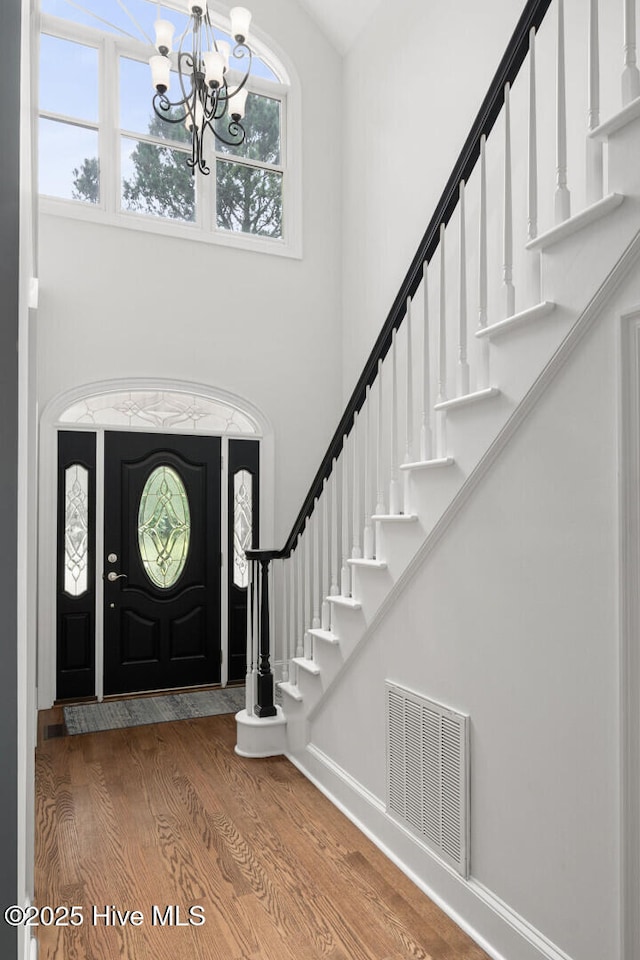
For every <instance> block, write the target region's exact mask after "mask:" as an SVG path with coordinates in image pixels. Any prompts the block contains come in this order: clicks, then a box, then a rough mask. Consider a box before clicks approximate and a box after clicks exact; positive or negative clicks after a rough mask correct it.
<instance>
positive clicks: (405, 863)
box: [289, 744, 572, 960]
mask: <svg viewBox="0 0 640 960" xmlns="http://www.w3.org/2000/svg"><path fill="white" fill-rule="evenodd" d="M289 760H290V761H291V762H292V763H293V764H294V765H295V766H296V767H297V768H298V769H299V770H300V771H301V773H303V774H304V775H305V776H306V777H307V778H308V779H309V780H311V782H312V783H313V784H314V785H315V786H316V787H317V788H318V789H319V790H320V791H321V792H322V793H323V794H324V795H325V796H326V797H327V798H328V799H329V800H330V801H331V802H332V803H333V804H334V805H335V806H336V807H338V809H339V810H341V811H342V813H344V814H345V816H346V817H348V819H349V820H351V822H352V823H354V824H355V826H356V827H358V829H359V830H361V831H362V832H363V833H364V834H365V836H367V837H368V838H369V839H370V840H371V841H372V842H373V843H374V844H375V845H376V846H377V847H378V849H379V850H381V851H382V853H384V854H385V856H386V857H388V858H389V859H390V860H391V861H392V862H393V863H394V864H395V865H396V866H397V867H398V868H399V869H400V870H402V872H403V873H404V874H405V875H406V876H407V877H409V879H410V880H411V881H412V882H413V883H415V884H416V886H417V887H418V888H419V889H420V890H422V892H423V893H424V894H426V896H428V897H429V899H430V900H432V901H433V902H434V903H435V904H436V905H437V906H438V907H440V909H441V910H442V911H443V912H444V913H446V914H447V916H449V917H450V918H451V919H452V920H453V922H454V923H456V924H457V926H459V927H460V928H461V929H462V930H464V932H465V933H467V934H468V935H469V936H470V937H471V939H472V940H474V941H475V943H477V944H478V946H480V947H482V949H483V950H484V951H485V952H486V953H488V954H489V956H490V957H492V958H493V960H572V958H571V957H569V956H568V954H566V953H565V952H564V951H563V950H561V949H560V948H559V947H557V946H556V945H555V944H553V943H552V942H551V941H550V940H548V938H547V937H545V936H544V935H543V934H542V933H540V931H539V930H536V928H535V927H533V926H532V925H531V924H530V923H528V921H526V920H525V919H524V918H523V917H520V916H519V915H518V914H517V913H516V912H515V911H514V910H512V909H511V908H510V907H509V906H508V904H506V903H504V902H503V901H502V900H500V899H499V898H498V897H496V896H495V895H494V894H493V893H492V892H491V891H490V890H488V889H487V888H486V887H485V886H483V884H481V883H479V882H478V881H477V880H474V879H473V878H471V879H470V880H464V879H463V878H462V877H460V876H459V875H458V874H457V873H456V872H455V871H454V870H452V869H451V868H450V867H448V866H447V865H446V864H445V863H443V862H441V861H440V860H439V859H438V858H436V857H435V856H434V855H433V854H432V853H431V851H430V850H429V849H428V848H427V847H426V846H425V845H424V844H422V843H420V841H419V840H417V839H416V837H415V836H414V835H413V834H411V833H410V832H409V831H408V830H406V829H404V828H403V827H402V825H401V824H399V823H397V822H396V821H395V820H393V819H392V818H391V817H389V816H388V815H387V813H386V810H385V805H384V803H383V802H382V801H381V800H380V799H379V797H376V796H375V795H374V794H372V793H371V792H370V791H369V790H367V789H366V788H365V787H364V786H363V785H362V784H361V783H359V782H358V781H357V780H355V779H354V778H353V777H352V776H351V775H350V774H349V773H347V771H346V770H343V769H342V767H340V766H339V765H338V764H337V763H335V762H334V761H333V760H332V759H331V758H330V757H328V756H327V755H326V754H325V753H323V751H322V750H320V749H319V748H318V747H316V746H314V745H313V744H309V745H308V746H307V747H306V748H305V750H304V751H303V752H302V753H300V754H298V755H296V756H292V755H289Z"/></svg>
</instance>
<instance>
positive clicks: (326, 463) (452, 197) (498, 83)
mask: <svg viewBox="0 0 640 960" xmlns="http://www.w3.org/2000/svg"><path fill="white" fill-rule="evenodd" d="M550 5H551V0H529V2H528V3H527V5H526V6H525V8H524V10H523V11H522V15H521V17H520V19H519V20H518V23H517V26H516V28H515V30H514V32H513V35H512V37H511V40H510V41H509V45H508V46H507V50H506V53H505V54H504V56H503V58H502V60H501V61H500V65H499V67H498V69H497V70H496V73H495V76H494V78H493V80H492V81H491V85H490V87H489V90H488V92H487V95H486V97H485V98H484V100H483V102H482V106H481V107H480V110H479V111H478V115H477V117H476V119H475V120H474V122H473V126H472V127H471V130H470V132H469V136H468V137H467V139H466V141H465V144H464V146H463V148H462V150H461V151H460V155H459V157H458V159H457V161H456V163H455V166H454V168H453V170H452V172H451V176H450V177H449V180H448V181H447V185H446V187H445V188H444V191H443V193H442V196H441V197H440V199H439V201H438V203H437V206H436V209H435V211H434V213H433V216H432V217H431V220H430V222H429V226H428V227H427V230H426V232H425V234H424V237H423V238H422V240H421V242H420V246H419V247H418V249H417V251H416V255H415V257H414V258H413V260H412V261H411V266H410V267H409V270H408V271H407V275H406V276H405V278H404V280H403V281H402V285H401V287H400V289H399V291H398V295H397V296H396V298H395V300H394V301H393V305H392V307H391V310H390V311H389V314H388V316H387V319H386V321H385V323H384V326H383V327H382V330H381V331H380V334H379V336H378V339H377V340H376V342H375V344H374V346H373V349H372V351H371V353H370V355H369V359H368V360H367V362H366V363H365V365H364V369H363V371H362V374H361V376H360V379H359V380H358V382H357V384H356V386H355V388H354V391H353V393H352V394H351V398H350V400H349V402H348V404H347V406H346V408H345V411H344V413H343V415H342V419H341V420H340V423H339V424H338V427H337V429H336V432H335V433H334V435H333V439H332V440H331V443H330V444H329V447H328V449H327V452H326V454H325V456H324V459H323V461H322V463H321V464H320V466H319V468H318V472H317V473H316V475H315V477H314V479H313V482H312V484H311V487H310V488H309V492H308V494H307V496H306V498H305V501H304V503H303V504H302V508H301V510H300V513H299V514H298V516H297V517H296V520H295V522H294V524H293V527H292V530H291V533H290V534H289V537H288V538H287V541H286V543H285V545H284V547H283V548H282V549H281V550H270V551H268V553H269V554H270V555H271V558H273V559H275V558H283V557H288V556H289V554H290V553H291V551H292V550H293V548H294V546H295V544H296V540H297V539H298V537H299V535H300V534H301V533H302V530H303V528H304V524H305V521H306V520H307V517H309V516H310V515H311V513H312V512H313V504H314V501H315V500H316V498H317V497H319V496H320V493H321V491H322V484H323V483H324V481H325V479H326V478H327V477H328V476H329V474H330V473H331V467H332V463H333V460H334V458H336V457H338V455H339V454H340V451H341V450H342V442H343V437H344V436H345V435H347V434H349V432H350V430H351V427H352V426H353V417H354V414H356V413H357V412H358V411H359V410H360V408H361V407H362V404H363V403H364V401H365V397H366V390H367V387H368V386H370V385H371V384H372V383H373V381H374V380H375V378H376V374H377V369H378V361H379V360H384V358H385V356H386V355H387V352H388V350H389V348H390V346H391V337H392V334H393V331H394V330H397V329H398V327H399V326H400V324H401V323H402V320H403V319H404V316H405V312H406V304H407V299H408V297H412V298H413V296H414V295H415V293H416V291H417V289H418V287H419V286H420V283H421V282H422V272H423V264H424V263H425V261H426V262H427V263H428V262H429V261H430V260H431V258H432V257H433V255H434V253H435V251H436V250H437V248H438V243H439V239H440V236H439V235H440V225H441V224H445V225H446V224H447V223H448V222H449V220H450V219H451V217H452V215H453V212H454V210H455V209H456V206H457V204H458V197H459V187H460V181H461V180H464V181H465V182H466V181H467V180H468V179H469V177H470V175H471V173H472V171H473V168H474V167H475V165H476V162H477V160H478V157H479V156H480V140H481V137H482V136H485V137H488V136H489V133H490V131H491V129H492V128H493V125H494V123H495V122H496V120H497V118H498V115H499V113H500V111H501V109H502V105H503V103H504V88H505V86H506V84H507V83H509V84H512V83H513V82H514V80H515V79H516V77H517V75H518V73H519V71H520V67H521V66H522V64H523V63H524V60H525V57H526V55H527V53H528V50H529V34H530V32H531V30H532V29H535V30H536V31H537V30H538V28H539V27H540V24H541V23H542V21H543V20H544V17H545V14H546V12H547V10H548V9H549V6H550ZM259 553H262V556H263V557H264V552H261V551H252V554H251V555H252V556H255V557H256V558H257V557H258V555H259ZM247 556H249V553H248V554H247Z"/></svg>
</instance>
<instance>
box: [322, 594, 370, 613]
mask: <svg viewBox="0 0 640 960" xmlns="http://www.w3.org/2000/svg"><path fill="white" fill-rule="evenodd" d="M327 600H328V601H329V603H335V604H337V606H339V607H348V609H349V610H361V609H362V604H361V603H360V601H359V600H354V599H353V597H341V596H338V597H327Z"/></svg>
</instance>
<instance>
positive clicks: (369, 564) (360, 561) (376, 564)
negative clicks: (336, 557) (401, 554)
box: [347, 557, 387, 570]
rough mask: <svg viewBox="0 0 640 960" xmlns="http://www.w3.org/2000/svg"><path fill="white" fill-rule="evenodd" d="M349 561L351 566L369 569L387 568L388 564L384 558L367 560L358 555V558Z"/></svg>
mask: <svg viewBox="0 0 640 960" xmlns="http://www.w3.org/2000/svg"><path fill="white" fill-rule="evenodd" d="M347 563H348V564H349V566H351V567H363V568H364V569H367V568H368V569H369V570H386V569H387V564H386V563H385V561H384V560H365V559H364V558H360V557H358V558H357V559H356V560H347Z"/></svg>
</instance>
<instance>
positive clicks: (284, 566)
mask: <svg viewBox="0 0 640 960" xmlns="http://www.w3.org/2000/svg"><path fill="white" fill-rule="evenodd" d="M273 566H274V570H275V566H276V565H275V563H274V565H273ZM278 566H279V567H280V577H281V582H282V590H281V596H282V630H278V629H277V627H276V629H275V631H274V633H273V634H272V636H274V637H276V638H278V637H280V636H282V679H283V680H285V681H286V680H288V679H289V634H290V631H291V624H290V622H289V600H290V596H289V591H290V584H289V562H288V561H287V560H285V559H284V558H282V560H280V563H279V564H278ZM274 590H275V587H274ZM274 607H275V610H274V616H276V615H277V613H276V611H277V609H278V607H279V604H277V603H275V604H274Z"/></svg>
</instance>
